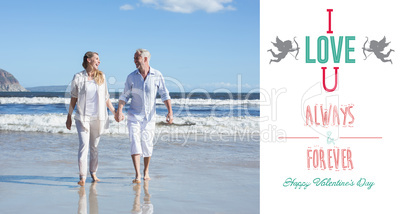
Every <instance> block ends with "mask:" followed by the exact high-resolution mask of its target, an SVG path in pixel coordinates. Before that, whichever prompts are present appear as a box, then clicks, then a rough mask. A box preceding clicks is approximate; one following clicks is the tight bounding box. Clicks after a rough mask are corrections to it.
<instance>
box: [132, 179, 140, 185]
mask: <svg viewBox="0 0 402 214" xmlns="http://www.w3.org/2000/svg"><path fill="white" fill-rule="evenodd" d="M133 183H135V184H140V183H141V179H138V178H136V179H134V180H133Z"/></svg>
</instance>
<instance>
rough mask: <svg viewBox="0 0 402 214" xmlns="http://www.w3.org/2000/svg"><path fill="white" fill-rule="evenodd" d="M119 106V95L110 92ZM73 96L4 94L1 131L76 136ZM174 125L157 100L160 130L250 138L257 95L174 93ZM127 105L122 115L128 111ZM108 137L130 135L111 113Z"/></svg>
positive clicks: (255, 122)
mask: <svg viewBox="0 0 402 214" xmlns="http://www.w3.org/2000/svg"><path fill="white" fill-rule="evenodd" d="M110 96H111V101H112V103H113V105H114V106H115V107H117V104H118V97H119V93H111V94H110ZM69 97H70V95H69V94H68V93H63V92H1V93H0V130H3V131H28V132H46V133H60V134H61V133H76V132H75V127H73V128H72V130H71V131H70V130H67V129H66V128H65V120H66V115H67V112H68V106H69V102H70V99H69ZM171 98H172V99H171V103H172V108H173V113H174V124H173V125H172V126H167V125H166V123H165V115H166V113H167V110H166V108H165V106H164V104H163V103H162V101H161V100H160V99H159V98H157V109H156V112H157V122H156V123H157V128H156V129H157V130H158V132H159V133H170V134H189V133H192V134H230V135H248V134H258V132H259V116H260V110H259V94H258V93H251V94H247V93H233V94H228V93H171ZM128 106H129V105H126V106H125V109H124V110H123V112H124V113H125V112H126V111H127V108H128ZM109 118H110V121H111V126H110V129H109V131H108V133H109V134H127V129H125V128H124V127H125V124H126V123H125V121H124V122H120V123H116V122H115V121H114V119H113V115H112V114H111V113H110V112H109Z"/></svg>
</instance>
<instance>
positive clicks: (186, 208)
mask: <svg viewBox="0 0 402 214" xmlns="http://www.w3.org/2000/svg"><path fill="white" fill-rule="evenodd" d="M0 133H1V135H2V139H0V153H1V156H0V167H1V168H2V171H1V172H0V207H1V208H0V211H1V212H2V213H22V212H38V213H39V212H41V213H43V212H45V213H55V212H58V213H60V212H61V213H71V212H73V213H74V212H77V210H78V211H79V210H84V211H85V209H81V208H87V211H88V210H92V211H94V210H99V212H101V213H127V212H130V211H131V212H134V211H135V212H137V211H139V210H140V208H146V207H148V208H150V207H152V209H153V210H154V211H155V212H156V213H159V212H163V213H216V212H218V213H259V190H260V188H259V187H260V185H259V177H260V173H259V167H260V166H259V141H257V140H255V141H240V140H239V139H237V141H227V142H209V141H202V140H200V139H199V138H188V141H187V143H186V144H184V145H183V144H182V143H181V141H162V140H160V139H159V141H157V142H156V144H155V147H154V155H153V157H152V160H151V166H150V175H151V178H152V180H151V181H149V182H147V183H146V182H144V181H143V180H142V183H141V184H140V185H139V186H138V185H135V184H132V179H133V178H134V169H133V165H132V161H131V157H130V154H129V142H128V136H126V135H121V136H116V135H103V136H102V137H101V142H100V144H99V169H98V172H97V175H98V177H99V178H100V179H101V182H99V183H96V184H95V185H93V184H92V183H91V178H90V177H88V179H87V183H86V185H85V187H83V188H81V187H80V186H78V184H77V182H78V180H79V179H78V166H77V150H78V137H77V135H71V134H52V133H35V132H14V131H6V132H4V131H0ZM233 139H235V138H233ZM182 140H184V139H182ZM141 161H142V160H141ZM141 167H142V166H141ZM145 185H147V186H145ZM94 186H95V188H94ZM145 189H147V190H145ZM94 190H95V191H94ZM146 192H148V193H146ZM84 196H85V197H84ZM93 196H96V197H93ZM94 198H95V199H96V200H95V199H94ZM84 199H85V200H84ZM84 201H85V202H87V204H86V205H85V203H84ZM91 201H92V202H91ZM94 201H97V202H96V203H95V202H94ZM81 202H82V203H81ZM80 205H82V206H80ZM149 205H152V206H149ZM92 211H90V212H92ZM142 211H144V209H143V210H142Z"/></svg>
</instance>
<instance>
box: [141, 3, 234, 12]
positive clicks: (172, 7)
mask: <svg viewBox="0 0 402 214" xmlns="http://www.w3.org/2000/svg"><path fill="white" fill-rule="evenodd" d="M232 1H233V0H185V1H183V0H141V2H142V3H143V4H148V5H153V6H154V7H155V8H157V9H162V10H167V11H171V12H176V13H192V12H195V11H198V10H201V11H205V12H207V13H216V12H219V11H224V10H236V8H235V7H233V6H232V5H230V4H231V3H232Z"/></svg>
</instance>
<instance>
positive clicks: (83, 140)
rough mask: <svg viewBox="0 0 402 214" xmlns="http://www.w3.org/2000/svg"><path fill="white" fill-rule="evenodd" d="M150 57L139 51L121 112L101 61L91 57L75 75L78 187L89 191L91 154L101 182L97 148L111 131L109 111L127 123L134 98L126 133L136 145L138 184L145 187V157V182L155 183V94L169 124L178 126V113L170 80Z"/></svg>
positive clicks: (92, 171) (134, 157)
mask: <svg viewBox="0 0 402 214" xmlns="http://www.w3.org/2000/svg"><path fill="white" fill-rule="evenodd" d="M150 59H151V54H150V53H149V51H147V50H145V49H138V50H136V52H135V55H134V63H135V65H136V67H137V70H135V71H134V72H132V73H130V74H129V75H128V76H127V80H126V83H125V86H124V91H123V93H122V94H121V96H120V97H119V105H118V109H117V111H116V110H115V108H114V107H113V105H112V103H111V101H110V99H109V92H108V89H107V83H106V77H105V75H104V74H103V73H102V72H101V71H99V70H98V66H99V64H100V60H99V55H98V54H97V53H95V52H87V53H85V55H84V59H83V63H82V66H83V67H84V68H85V70H83V71H81V72H79V73H77V74H75V75H74V78H73V80H72V82H71V100H70V107H69V111H68V115H67V121H66V127H67V129H69V130H71V125H72V113H73V111H74V108H75V107H76V106H77V110H76V114H75V116H74V119H75V125H76V127H77V132H78V138H79V149H78V168H79V171H80V181H79V182H78V184H79V185H81V186H84V185H85V181H86V177H87V171H88V167H87V165H88V163H87V162H88V160H87V159H88V150H90V160H89V171H90V174H91V177H92V179H93V181H94V182H97V181H100V180H99V178H98V177H97V176H96V171H97V169H98V144H99V140H100V135H101V134H102V133H103V132H104V131H105V129H108V128H109V120H108V113H107V109H106V107H107V108H109V110H110V111H111V112H112V113H113V115H114V118H115V120H116V121H117V122H120V121H122V120H123V119H124V115H123V107H124V105H125V104H126V103H127V102H128V100H129V99H130V98H131V103H130V107H129V109H128V111H127V127H128V131H129V139H130V143H131V157H132V160H133V164H134V169H135V173H136V175H135V179H134V180H133V183H141V173H140V160H141V159H140V157H141V156H143V157H144V177H143V179H144V180H150V179H151V178H150V177H149V163H150V160H151V156H152V151H153V137H154V134H155V120H156V94H157V93H159V95H160V96H161V99H162V101H163V102H164V104H165V106H166V108H167V110H168V114H167V116H166V122H167V123H169V124H172V123H173V112H172V106H171V103H170V96H169V91H168V90H167V88H166V85H165V80H164V78H163V76H162V74H161V72H159V71H158V70H155V69H153V68H152V67H150V65H149V61H150Z"/></svg>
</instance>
